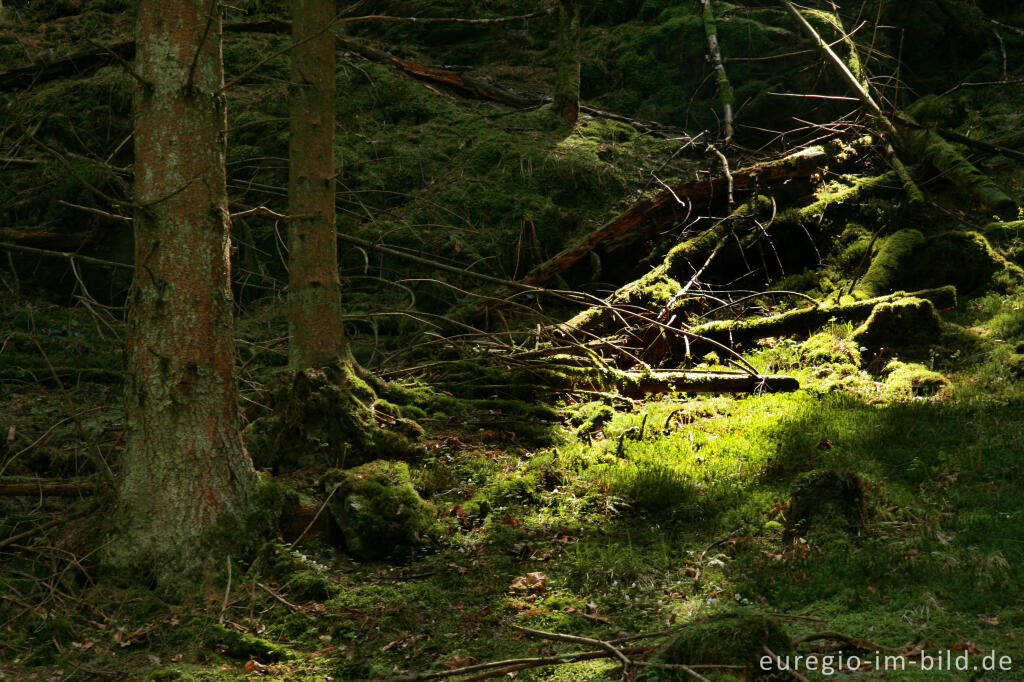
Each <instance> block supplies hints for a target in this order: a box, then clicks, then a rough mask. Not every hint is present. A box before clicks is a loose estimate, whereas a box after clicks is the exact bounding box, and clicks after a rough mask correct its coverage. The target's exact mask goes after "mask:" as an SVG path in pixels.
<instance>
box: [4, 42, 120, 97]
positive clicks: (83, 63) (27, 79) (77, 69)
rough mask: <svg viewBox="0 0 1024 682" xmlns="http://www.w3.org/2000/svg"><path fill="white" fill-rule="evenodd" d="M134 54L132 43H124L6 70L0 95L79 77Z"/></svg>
mask: <svg viewBox="0 0 1024 682" xmlns="http://www.w3.org/2000/svg"><path fill="white" fill-rule="evenodd" d="M134 55H135V41H134V40H125V41H122V42H119V43H115V44H114V45H110V46H108V47H105V48H103V49H99V50H88V51H85V52H76V53H75V54H72V55H68V56H67V57H63V58H61V59H57V60H52V61H44V62H37V63H35V64H32V65H30V66H21V67H18V68H16V69H9V70H7V71H4V72H3V73H0V92H9V91H12V90H24V89H25V88H30V87H32V86H33V85H36V84H38V83H45V82H47V81H51V80H54V79H57V78H67V77H69V76H78V75H82V74H84V73H87V72H89V71H92V70H93V69H98V68H100V67H101V66H106V65H107V64H109V63H111V62H112V61H116V60H117V59H118V58H120V59H131V58H132V57H133V56H134Z"/></svg>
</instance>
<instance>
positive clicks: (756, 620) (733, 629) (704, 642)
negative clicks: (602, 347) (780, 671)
mask: <svg viewBox="0 0 1024 682" xmlns="http://www.w3.org/2000/svg"><path fill="white" fill-rule="evenodd" d="M765 647H768V648H769V649H771V651H772V652H773V653H774V654H776V655H777V656H785V655H786V654H789V653H791V652H792V651H793V645H792V644H791V643H790V638H789V636H788V635H787V634H786V633H785V632H784V631H783V630H782V628H781V627H780V626H779V624H778V623H777V622H775V621H774V620H773V619H771V618H769V617H768V616H765V615H763V614H760V613H754V612H749V611H735V612H729V613H720V614H716V615H714V616H711V617H710V618H707V619H704V620H702V621H698V622H696V623H692V624H690V625H688V626H687V627H686V628H685V629H683V631H682V632H680V633H679V634H678V635H676V636H675V637H673V638H672V639H670V640H669V641H668V642H666V643H665V644H664V645H663V646H662V647H661V648H660V649H659V650H658V651H657V652H656V653H655V655H654V656H653V657H652V661H653V662H655V663H664V664H680V663H681V664H683V665H741V666H743V670H741V671H735V673H736V676H737V677H739V678H741V679H745V680H749V679H757V678H762V677H766V676H768V675H771V674H772V673H773V672H777V671H776V669H775V666H774V664H772V665H769V666H762V665H761V663H762V657H763V656H765V651H764V649H765ZM652 672H653V669H652ZM637 679H638V680H644V679H646V680H655V679H657V680H659V681H660V680H689V679H692V678H691V677H689V673H686V672H683V671H671V670H658V672H657V677H654V676H653V675H648V676H641V677H638V678H637Z"/></svg>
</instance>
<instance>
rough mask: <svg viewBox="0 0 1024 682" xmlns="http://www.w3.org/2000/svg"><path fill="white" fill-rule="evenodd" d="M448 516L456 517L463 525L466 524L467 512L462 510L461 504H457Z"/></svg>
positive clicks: (449, 511)
mask: <svg viewBox="0 0 1024 682" xmlns="http://www.w3.org/2000/svg"><path fill="white" fill-rule="evenodd" d="M447 515H448V516H454V517H456V518H457V519H458V520H459V521H461V522H462V523H465V522H466V510H465V509H463V508H462V505H461V504H457V505H455V506H453V507H452V508H451V509H449V510H448V514H447Z"/></svg>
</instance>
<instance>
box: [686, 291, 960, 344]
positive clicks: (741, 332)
mask: <svg viewBox="0 0 1024 682" xmlns="http://www.w3.org/2000/svg"><path fill="white" fill-rule="evenodd" d="M911 297H912V298H918V299H924V300H927V301H931V302H932V304H934V306H935V307H936V308H939V309H943V308H952V307H954V306H956V288H955V287H952V286H945V287H941V288H938V289H927V290H924V291H916V292H913V293H905V292H897V293H895V294H891V295H888V296H880V297H877V298H871V299H867V300H864V301H856V302H852V303H824V304H821V305H818V306H815V307H812V308H800V309H797V310H790V311H788V312H785V313H780V314H778V315H770V316H768V317H758V318H747V319H742V320H721V321H716V322H708V323H707V324H702V325H698V326H696V327H693V328H692V329H691V331H692V332H693V333H694V334H699V335H700V336H703V337H706V338H709V339H712V340H714V341H718V342H719V343H726V344H732V345H735V344H746V343H749V342H751V341H756V340H757V339H763V338H767V337H769V336H785V335H789V334H810V333H811V332H813V331H815V330H817V329H819V328H821V327H823V326H825V325H826V324H828V323H830V322H860V321H861V320H865V319H867V318H868V317H869V316H870V315H871V312H872V311H873V310H874V309H875V306H876V305H878V304H879V303H891V302H893V301H897V300H899V299H902V298H911Z"/></svg>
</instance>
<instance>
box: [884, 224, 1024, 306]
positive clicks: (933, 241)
mask: <svg viewBox="0 0 1024 682" xmlns="http://www.w3.org/2000/svg"><path fill="white" fill-rule="evenodd" d="M1000 279H1003V280H1007V279H1008V280H1010V281H1020V280H1021V279H1024V271H1022V270H1021V269H1020V267H1018V266H1016V265H1014V264H1013V263H1010V262H1008V261H1007V260H1006V259H1005V258H1003V257H1002V256H1000V255H999V254H998V253H996V251H994V250H993V249H992V246H991V245H990V244H989V243H988V240H987V239H985V237H983V236H982V235H981V234H979V233H977V232H960V231H952V232H943V233H942V234H938V235H935V236H933V237H929V238H927V239H925V240H924V241H922V242H921V243H920V244H919V245H918V246H917V247H916V248H915V250H914V256H913V260H912V261H910V262H908V263H907V264H906V267H905V268H903V269H902V271H901V272H900V275H899V281H900V282H901V283H902V284H903V285H904V286H906V285H907V283H908V282H913V286H914V287H930V286H942V285H946V284H952V285H954V286H955V287H956V288H957V291H958V292H960V293H961V294H962V295H968V294H970V293H973V292H976V291H978V290H979V289H983V288H985V287H987V286H990V285H992V284H994V283H996V282H997V281H998V280H1000ZM1004 283H1005V282H1004Z"/></svg>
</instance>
